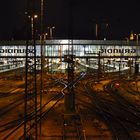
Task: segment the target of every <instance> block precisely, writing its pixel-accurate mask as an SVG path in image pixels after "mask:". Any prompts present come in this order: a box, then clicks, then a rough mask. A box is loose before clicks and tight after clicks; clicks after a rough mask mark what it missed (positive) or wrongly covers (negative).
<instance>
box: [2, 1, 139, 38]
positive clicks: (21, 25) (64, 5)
mask: <svg viewBox="0 0 140 140" xmlns="http://www.w3.org/2000/svg"><path fill="white" fill-rule="evenodd" d="M30 1H33V0H30ZM34 1H37V0H34ZM69 1H70V0H44V2H45V4H44V6H45V12H44V15H45V18H44V19H45V20H44V32H48V31H47V27H48V26H55V30H54V32H53V38H55V39H62V38H63V39H66V38H69V36H72V38H74V39H96V36H95V23H98V27H99V28H98V29H99V30H98V31H99V33H98V34H99V36H98V39H103V38H106V39H114V40H115V39H124V38H125V37H129V35H130V32H131V30H133V32H135V33H140V14H139V13H140V12H139V11H140V6H139V4H138V2H137V1H134V0H133V1H126V0H116V1H115V0H112V1H108V0H71V3H72V6H70V2H69ZM37 3H39V0H38V1H37ZM25 7H26V1H25V0H11V1H10V0H5V1H2V2H1V4H0V19H1V20H0V40H11V39H24V36H23V34H24V31H25V15H24V13H25ZM38 13H39V9H38ZM39 27H40V26H39V22H38V27H37V28H38V34H39Z"/></svg>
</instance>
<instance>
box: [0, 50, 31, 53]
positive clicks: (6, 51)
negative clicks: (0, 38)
mask: <svg viewBox="0 0 140 140" xmlns="http://www.w3.org/2000/svg"><path fill="white" fill-rule="evenodd" d="M27 51H28V53H33V52H34V50H33V49H28V50H27ZM0 53H26V49H0Z"/></svg>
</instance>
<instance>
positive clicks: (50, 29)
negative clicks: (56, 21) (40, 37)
mask: <svg viewBox="0 0 140 140" xmlns="http://www.w3.org/2000/svg"><path fill="white" fill-rule="evenodd" d="M48 29H49V33H50V39H52V37H53V30H54V29H55V26H52V27H48Z"/></svg>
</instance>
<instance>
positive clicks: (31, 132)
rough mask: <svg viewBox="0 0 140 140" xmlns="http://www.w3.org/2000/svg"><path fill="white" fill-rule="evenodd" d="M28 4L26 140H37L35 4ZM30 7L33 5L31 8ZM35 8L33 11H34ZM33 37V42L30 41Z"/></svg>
mask: <svg viewBox="0 0 140 140" xmlns="http://www.w3.org/2000/svg"><path fill="white" fill-rule="evenodd" d="M30 2H31V1H28V2H27V11H26V28H27V31H26V34H27V38H26V66H25V72H26V76H25V77H26V78H25V109H24V110H25V111H24V122H25V123H24V139H25V140H26V139H32V138H33V139H35V140H37V136H38V127H37V119H38V118H37V73H36V61H37V60H36V33H35V31H36V24H35V18H36V17H35V9H34V3H32V4H31V3H30ZM30 5H32V6H31V7H30ZM32 8H33V9H32ZM30 35H31V41H29V39H30Z"/></svg>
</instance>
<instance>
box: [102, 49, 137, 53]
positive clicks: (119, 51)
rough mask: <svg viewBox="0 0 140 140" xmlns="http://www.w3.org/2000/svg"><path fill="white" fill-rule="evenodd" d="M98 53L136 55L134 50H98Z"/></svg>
mask: <svg viewBox="0 0 140 140" xmlns="http://www.w3.org/2000/svg"><path fill="white" fill-rule="evenodd" d="M100 53H136V49H100Z"/></svg>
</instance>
